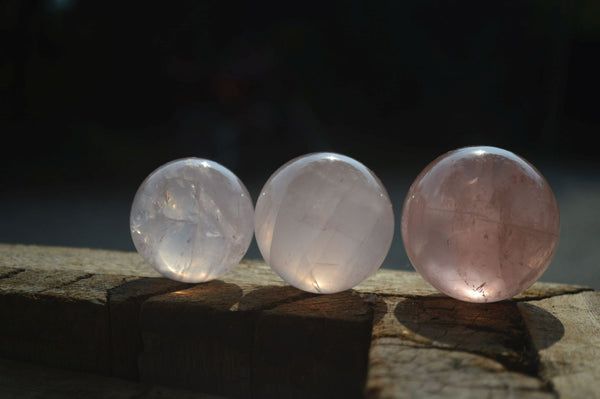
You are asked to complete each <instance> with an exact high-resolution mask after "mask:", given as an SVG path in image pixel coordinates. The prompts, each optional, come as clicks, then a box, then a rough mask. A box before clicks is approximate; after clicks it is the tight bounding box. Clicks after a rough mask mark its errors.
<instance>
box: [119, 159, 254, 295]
mask: <svg viewBox="0 0 600 399" xmlns="http://www.w3.org/2000/svg"><path fill="white" fill-rule="evenodd" d="M253 216H254V212H253V208H252V200H251V199H250V195H249V194H248V190H246V187H244V184H243V183H242V182H241V181H240V180H239V179H238V178H237V177H236V176H235V175H234V174H233V173H232V172H231V171H229V170H228V169H226V168H225V167H223V166H221V165H219V164H218V163H216V162H212V161H208V160H205V159H199V158H186V159H180V160H176V161H173V162H170V163H167V164H165V165H163V166H161V167H160V168H158V169H156V170H155V171H154V172H152V173H151V174H150V175H149V176H148V177H147V178H146V180H144V182H143V183H142V185H141V186H140V188H139V189H138V191H137V194H136V195H135V198H134V200H133V205H132V207H131V219H130V226H131V237H132V238H133V243H134V244H135V247H136V249H137V250H138V252H139V253H140V254H141V255H142V257H143V258H144V259H145V260H146V261H147V262H148V263H149V264H150V265H152V267H153V268H154V269H156V270H157V271H158V272H159V273H161V274H162V275H163V276H165V277H168V278H170V279H173V280H178V281H184V282H188V283H199V282H203V281H209V280H212V279H214V278H217V277H219V276H220V275H222V274H224V273H225V272H227V271H228V270H229V269H231V268H232V267H233V266H235V265H236V264H237V263H238V262H239V261H240V260H241V259H242V257H243V256H244V254H245V253H246V251H247V250H248V246H249V245H250V241H251V240H252V234H253V232H254V225H253Z"/></svg>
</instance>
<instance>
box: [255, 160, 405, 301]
mask: <svg viewBox="0 0 600 399" xmlns="http://www.w3.org/2000/svg"><path fill="white" fill-rule="evenodd" d="M254 223H255V234H256V241H257V243H258V247H259V249H260V252H261V253H262V255H263V257H264V259H265V261H266V262H267V263H268V264H269V265H270V266H271V267H272V268H273V270H275V272H277V274H279V275H280V276H281V277H282V278H283V279H284V280H285V281H286V282H288V283H289V284H291V285H293V286H295V287H297V288H300V289H302V290H305V291H308V292H314V293H333V292H339V291H343V290H347V289H349V288H352V287H354V286H355V285H357V284H359V283H360V282H361V281H363V280H364V279H366V278H367V277H369V276H370V275H371V274H372V273H373V272H375V271H376V270H377V269H378V268H379V266H380V265H381V263H382V262H383V260H384V259H385V256H386V254H387V252H388V250H389V248H390V244H391V242H392V236H393V234H394V213H393V211H392V204H391V202H390V199H389V197H388V194H387V192H386V190H385V188H384V187H383V185H382V184H381V181H379V179H378V178H377V176H375V174H373V172H371V171H370V170H369V169H368V168H367V167H366V166H364V165H363V164H361V163H360V162H358V161H356V160H354V159H352V158H349V157H347V156H344V155H339V154H333V153H315V154H309V155H305V156H302V157H299V158H296V159H294V160H292V161H290V162H288V163H287V164H285V165H283V166H282V167H281V168H279V169H278V170H277V171H276V172H275V173H274V174H273V175H272V176H271V177H270V178H269V180H268V181H267V183H266V184H265V186H264V188H263V190H262V191H261V194H260V196H259V198H258V202H257V203H256V212H255V215H254Z"/></svg>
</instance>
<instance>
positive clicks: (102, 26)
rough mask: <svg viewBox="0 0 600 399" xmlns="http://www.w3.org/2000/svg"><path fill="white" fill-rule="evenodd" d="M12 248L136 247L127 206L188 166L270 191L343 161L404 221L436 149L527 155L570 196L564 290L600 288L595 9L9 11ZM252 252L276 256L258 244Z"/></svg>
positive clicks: (6, 161)
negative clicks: (294, 171) (336, 158)
mask: <svg viewBox="0 0 600 399" xmlns="http://www.w3.org/2000/svg"><path fill="white" fill-rule="evenodd" d="M0 46H1V49H2V51H1V52H0V101H1V102H0V132H1V133H2V150H3V152H2V158H3V159H2V164H3V165H5V166H3V167H2V171H3V173H2V185H1V187H2V188H1V190H2V192H1V193H0V194H1V196H0V212H1V213H0V226H1V228H0V242H18V243H33V244H48V245H65V246H85V247H96V248H109V249H120V250H133V245H132V243H131V239H130V237H129V225H128V223H129V221H128V217H129V206H130V203H131V200H132V198H133V195H134V194H135V191H136V189H137V187H138V185H139V184H140V183H141V181H142V180H143V179H144V178H145V176H146V175H147V174H148V173H150V172H151V171H152V170H154V169H155V168H156V167H158V166H159V165H161V164H163V163H165V162H167V161H169V160H172V159H175V158H180V157H185V156H198V157H205V158H209V159H212V160H215V161H217V162H220V163H222V164H223V165H225V166H227V167H228V168H230V169H231V170H233V171H234V172H235V173H236V174H238V176H239V177H240V178H241V179H242V180H243V181H244V182H245V183H246V185H247V186H248V188H249V190H250V193H251V194H252V195H253V197H254V198H256V194H257V193H258V192H259V191H260V188H261V186H262V184H263V183H264V182H265V181H266V180H267V178H268V177H269V175H270V174H271V173H272V172H273V171H274V170H275V169H276V168H277V167H279V166H280V165H281V164H283V163H284V162H286V161H287V160H289V159H291V158H292V157H295V156H298V155H301V154H304V153H307V152H314V151H324V150H327V151H335V152H340V153H344V154H347V155H350V156H352V157H355V158H357V159H359V160H360V161H362V162H363V163H365V164H366V165H367V166H369V167H370V168H371V169H373V170H374V171H375V172H376V173H377V174H378V175H379V176H380V177H381V178H382V180H383V182H384V184H385V185H386V186H387V187H388V191H389V192H390V196H391V197H392V199H393V201H394V206H395V212H396V223H397V229H396V236H395V239H394V243H393V246H392V249H391V251H390V254H389V256H388V258H387V259H386V262H385V263H384V267H389V268H397V269H409V268H410V265H409V263H408V259H407V258H406V255H405V253H404V250H403V247H402V240H401V236H400V231H399V226H400V212H401V206H402V201H403V199H404V195H405V194H406V191H407V190H408V186H409V185H410V183H411V181H412V179H414V177H415V176H416V175H417V173H418V172H419V171H420V170H421V169H422V168H423V167H424V166H425V165H426V164H427V163H429V162H430V161H431V160H433V158H435V157H436V156H437V155H439V154H441V153H443V152H446V151H448V150H451V149H454V148H457V147H460V146H465V145H474V144H487V145H495V146H499V147H504V148H506V149H509V150H512V151H513V152H516V153H518V154H520V155H522V156H524V157H525V158H527V159H528V160H529V161H531V162H532V163H534V164H535V165H536V166H538V168H539V169H540V170H541V171H542V173H544V175H546V177H547V179H548V180H549V182H550V184H551V185H552V186H553V188H554V190H555V193H556V195H557V198H558V200H559V206H560V208H561V215H562V235H561V242H560V245H559V250H558V252H557V255H556V258H555V261H554V262H553V264H552V266H551V267H550V269H549V271H548V272H547V274H546V275H545V276H544V279H546V280H554V281H559V282H570V283H579V284H586V285H592V286H594V287H595V288H598V289H600V268H598V266H599V265H600V246H598V242H597V241H598V238H599V237H600V209H599V208H600V175H599V172H600V168H599V165H600V164H599V161H600V158H599V157H598V155H597V149H596V145H595V143H596V142H597V141H596V136H597V133H598V132H599V131H600V112H598V106H599V102H598V100H597V98H598V93H600V85H599V80H598V78H597V76H598V72H599V71H600V57H599V54H600V2H598V1H596V0H572V1H571V0H509V1H501V2H482V1H479V0H477V1H475V0H467V1H441V0H424V1H386V2H383V1H374V2H372V1H366V0H365V1H357V0H350V1H344V2H325V1H320V2H313V1H303V2H295V3H288V2H261V1H258V2H256V1H255V2H228V1H179V2H122V1H114V0H112V1H82V0H47V1H26V0H24V1H18V0H4V1H2V2H0ZM248 256H249V257H260V254H259V252H258V251H257V249H256V245H255V244H254V243H253V245H252V247H251V249H250V251H249V253H248Z"/></svg>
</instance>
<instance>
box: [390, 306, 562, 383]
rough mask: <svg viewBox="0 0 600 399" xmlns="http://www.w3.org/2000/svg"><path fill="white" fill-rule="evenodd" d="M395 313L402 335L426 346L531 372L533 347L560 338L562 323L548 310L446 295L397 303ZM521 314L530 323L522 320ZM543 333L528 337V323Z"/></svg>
mask: <svg viewBox="0 0 600 399" xmlns="http://www.w3.org/2000/svg"><path fill="white" fill-rule="evenodd" d="M394 316H395V317H396V319H397V320H398V322H400V324H402V325H403V326H404V327H406V329H407V330H408V331H407V333H406V336H407V338H408V339H412V340H414V341H416V342H419V343H421V344H425V345H426V346H433V347H440V348H447V349H452V350H457V351H466V352H472V353H478V354H482V355H484V356H486V357H490V358H493V359H495V360H497V361H499V362H500V363H502V364H504V365H505V366H506V367H507V368H508V369H511V370H516V371H521V372H526V373H533V372H535V369H536V367H537V366H536V364H537V361H536V358H537V354H536V353H537V351H539V350H540V349H544V348H547V347H549V346H551V345H553V344H554V343H555V342H557V341H559V340H560V339H561V338H562V336H563V335H564V326H563V324H562V323H561V322H560V320H558V319H557V318H556V317H554V316H553V315H551V314H550V313H548V312H547V311H545V310H543V309H541V308H539V307H537V306H535V305H531V304H521V305H518V304H517V302H513V301H501V302H495V303H488V304H475V303H468V302H462V301H458V300H455V299H453V298H449V297H440V296H426V297H420V298H407V299H405V300H403V301H401V302H399V303H398V304H397V305H396V307H395V309H394ZM524 318H526V319H527V320H528V322H529V323H532V324H529V323H527V325H526V323H525V322H524ZM531 325H533V326H535V327H534V328H535V329H536V330H542V331H544V332H547V334H545V335H544V339H543V340H541V341H540V340H538V339H537V335H541V334H536V340H535V342H533V341H532V335H531V332H530V331H528V328H527V326H531Z"/></svg>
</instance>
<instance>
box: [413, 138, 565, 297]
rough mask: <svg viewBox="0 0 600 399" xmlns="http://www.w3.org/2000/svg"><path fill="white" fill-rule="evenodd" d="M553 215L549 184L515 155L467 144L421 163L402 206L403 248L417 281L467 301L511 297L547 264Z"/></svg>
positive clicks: (552, 247) (554, 236)
mask: <svg viewBox="0 0 600 399" xmlns="http://www.w3.org/2000/svg"><path fill="white" fill-rule="evenodd" d="M559 230H560V217H559V212H558V206H557V204H556V199H555V198H554V194H553V193H552V189H551V188H550V185H549V184H548V182H547V181H546V179H544V177H543V176H542V175H541V174H540V172H539V171H538V170H537V169H536V168H535V167H533V166H532V165H531V164H530V163H528V162H527V161H525V160H524V159H523V158H520V157H519V156H517V155H515V154H513V153H512V152H509V151H506V150H503V149H500V148H495V147H467V148H461V149H458V150H455V151H451V152H449V153H447V154H444V155H442V156H440V157H439V158H437V159H436V160H435V161H433V162H432V163H431V164H429V165H428V166H427V167H426V168H425V169H424V170H423V171H422V172H421V174H420V175H419V176H418V177H417V178H416V180H415V181H414V183H413V184H412V186H411V187H410V189H409V191H408V194H407V196H406V200H405V202H404V209H403V211H402V238H403V240H404V246H405V248H406V253H407V254H408V257H409V259H410V261H411V262H412V264H413V266H414V267H415V269H417V271H418V272H419V273H421V275H422V276H423V278H425V279H426V280H427V281H428V282H429V283H430V284H431V285H433V286H434V287H435V288H437V289H438V290H440V291H441V292H443V293H445V294H447V295H449V296H451V297H454V298H456V299H460V300H463V301H468V302H495V301H500V300H503V299H507V298H511V297H512V296H514V295H516V294H518V293H520V292H521V291H523V290H525V289H526V288H528V287H529V286H531V285H532V284H533V283H534V282H535V281H537V279H539V278H540V276H541V275H542V274H543V273H544V271H545V270H546V269H547V268H548V265H549V264H550V262H551V260H552V257H553V256H554V252H555V251H556V247H557V245H558V236H559Z"/></svg>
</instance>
